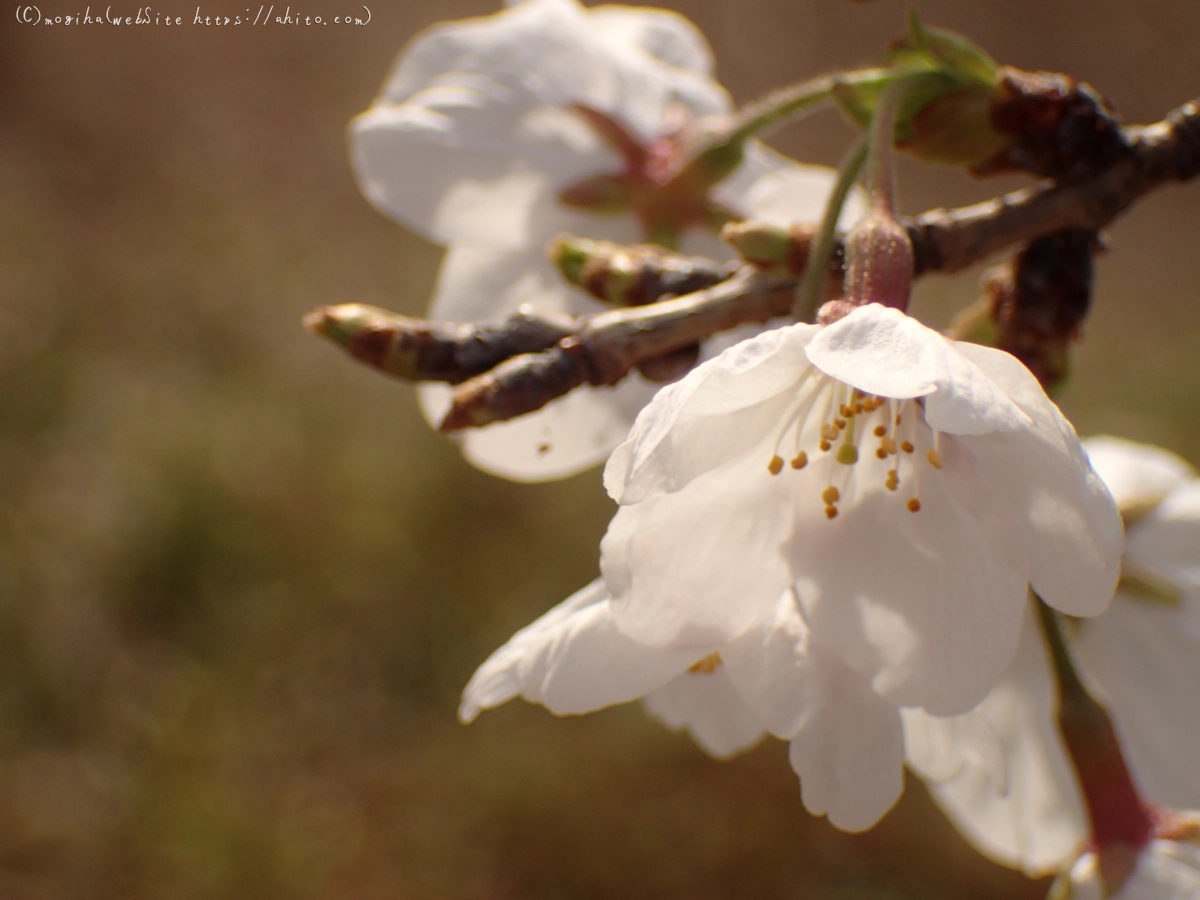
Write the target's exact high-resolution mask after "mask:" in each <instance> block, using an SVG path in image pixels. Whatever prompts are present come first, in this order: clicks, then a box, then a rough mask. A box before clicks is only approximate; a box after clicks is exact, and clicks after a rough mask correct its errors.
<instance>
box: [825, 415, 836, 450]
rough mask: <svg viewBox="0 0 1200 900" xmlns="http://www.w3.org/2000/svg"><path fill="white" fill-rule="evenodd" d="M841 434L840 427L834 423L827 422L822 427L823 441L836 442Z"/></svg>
mask: <svg viewBox="0 0 1200 900" xmlns="http://www.w3.org/2000/svg"><path fill="white" fill-rule="evenodd" d="M838 434H839V431H838V427H837V426H836V425H834V424H833V423H832V422H825V423H824V424H822V425H821V439H822V440H826V441H836V440H837V436H838ZM822 449H824V448H822Z"/></svg>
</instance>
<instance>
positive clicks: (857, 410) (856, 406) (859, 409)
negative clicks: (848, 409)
mask: <svg viewBox="0 0 1200 900" xmlns="http://www.w3.org/2000/svg"><path fill="white" fill-rule="evenodd" d="M862 411H863V405H862V404H861V403H855V404H854V413H855V415H858V414H860V413H861V412H862Z"/></svg>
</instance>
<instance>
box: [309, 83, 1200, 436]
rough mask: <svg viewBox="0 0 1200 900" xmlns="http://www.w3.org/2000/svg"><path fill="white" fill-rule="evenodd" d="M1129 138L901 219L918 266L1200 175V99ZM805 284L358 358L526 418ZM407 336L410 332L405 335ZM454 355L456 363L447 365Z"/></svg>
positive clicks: (751, 282)
mask: <svg viewBox="0 0 1200 900" xmlns="http://www.w3.org/2000/svg"><path fill="white" fill-rule="evenodd" d="M1124 137H1125V139H1126V140H1127V141H1128V143H1129V146H1130V147H1131V148H1132V150H1131V152H1130V153H1129V154H1126V155H1123V156H1122V157H1121V158H1119V159H1117V160H1116V161H1115V162H1114V163H1113V164H1112V165H1111V166H1109V167H1107V168H1105V169H1103V170H1102V171H1100V172H1099V173H1097V174H1095V175H1093V176H1091V177H1089V178H1086V179H1083V180H1080V181H1074V182H1070V183H1057V184H1056V183H1052V182H1048V183H1043V184H1039V185H1036V186H1034V187H1030V188H1026V189H1024V190H1020V191H1015V192H1013V193H1010V194H1006V195H1005V196H1003V197H998V198H996V199H993V200H989V201H987V202H985V203H979V204H975V205H974V206H968V207H964V208H961V209H956V210H946V209H938V210H932V211H930V212H927V213H924V214H923V215H920V216H917V217H916V218H914V219H906V220H902V221H903V224H904V226H905V227H906V228H907V230H908V233H909V236H910V238H911V239H912V243H913V250H914V254H915V266H914V268H915V273H916V274H923V273H928V272H954V271H958V270H960V269H964V268H966V267H968V266H971V265H974V264H976V263H978V262H981V261H982V260H984V259H986V258H988V257H990V256H992V255H993V254H995V253H998V252H999V251H1001V250H1003V249H1005V248H1007V247H1011V246H1013V245H1017V244H1024V243H1027V242H1029V241H1031V240H1034V239H1036V238H1039V237H1043V236H1045V235H1049V234H1053V233H1055V232H1062V231H1066V230H1088V231H1099V230H1100V229H1103V228H1105V227H1106V226H1108V225H1109V224H1110V223H1111V222H1112V221H1113V220H1114V219H1115V218H1116V217H1117V216H1119V215H1120V214H1121V213H1122V212H1124V211H1125V210H1126V209H1128V208H1129V207H1130V206H1131V205H1132V204H1133V203H1134V202H1136V201H1137V200H1138V199H1139V198H1140V197H1142V196H1144V195H1145V194H1147V193H1148V192H1150V191H1151V190H1153V189H1155V188H1157V187H1160V186H1161V185H1163V184H1167V183H1170V182H1177V181H1186V180H1189V179H1191V178H1193V177H1195V176H1196V175H1197V174H1200V101H1193V102H1191V103H1188V104H1185V105H1184V106H1182V107H1180V108H1179V109H1177V110H1175V111H1174V112H1172V113H1171V114H1170V115H1169V116H1167V117H1166V119H1164V120H1163V121H1162V122H1159V123H1157V124H1155V125H1150V126H1145V127H1137V128H1128V129H1126V130H1125V132H1124ZM796 284H797V279H796V278H794V277H785V276H780V275H777V274H770V273H766V272H763V271H759V270H758V269H756V268H755V267H753V266H751V265H746V266H743V267H742V268H741V269H739V270H735V272H734V274H733V275H732V276H731V277H729V278H728V279H727V280H725V281H722V282H720V283H718V284H716V285H714V286H712V287H707V288H705V289H702V290H699V291H696V292H694V293H691V294H688V295H686V296H683V297H678V298H674V299H668V300H663V301H660V302H657V303H650V304H648V305H645V306H638V307H633V308H628V309H615V310H612V311H608V312H603V313H598V314H595V315H592V316H581V317H579V318H578V319H577V320H574V321H573V322H572V321H569V320H566V319H564V320H562V321H557V320H556V321H554V322H553V323H551V324H549V325H547V323H543V322H540V321H538V322H537V327H536V328H534V329H533V331H534V332H535V334H534V335H532V337H533V338H534V339H533V340H532V342H531V343H530V342H529V341H530V337H531V335H530V333H529V331H530V318H531V314H526V315H525V316H518V317H515V318H513V319H511V320H509V322H508V323H505V324H502V325H498V326H460V325H453V326H451V325H441V324H437V323H427V322H422V321H421V320H406V321H407V322H408V323H410V324H411V327H410V329H409V330H410V331H412V332H413V333H417V334H420V335H426V336H428V335H431V334H432V335H436V337H437V339H438V340H437V346H438V348H439V352H438V353H437V354H436V355H435V356H436V359H437V360H438V361H439V366H437V367H430V368H429V369H428V370H426V371H421V370H420V367H418V368H417V370H414V369H413V368H412V367H411V366H410V365H409V363H410V362H411V360H412V359H413V354H412V353H411V352H410V353H408V354H401V356H403V357H404V365H392V366H390V367H389V366H385V365H380V363H379V362H378V361H375V360H372V359H369V358H367V356H368V354H365V353H356V354H355V355H356V356H357V357H358V358H360V359H362V360H363V361H364V362H368V363H370V364H373V365H376V366H378V367H380V368H383V369H385V370H386V371H390V372H391V373H392V374H397V375H400V376H401V377H409V378H414V379H416V380H441V381H449V382H451V383H455V382H458V381H461V382H463V383H462V384H461V386H460V387H459V389H458V390H457V391H456V392H455V396H454V402H453V405H452V406H451V409H450V412H449V413H448V414H447V417H446V419H445V421H444V422H443V423H442V429H443V430H445V431H455V430H458V429H461V428H465V427H478V426H481V425H486V424H488V423H489V422H495V421H502V420H504V419H508V418H513V417H515V416H519V415H524V414H526V413H529V412H532V411H534V410H536V409H539V408H540V407H542V406H544V405H545V404H546V403H549V402H550V401H551V400H553V399H555V398H556V397H559V396H562V395H563V394H565V393H567V391H569V390H571V389H573V388H574V387H577V386H579V385H581V384H593V385H611V384H615V383H617V382H618V381H619V380H620V379H621V378H623V377H625V376H626V375H627V374H629V372H631V371H633V370H634V369H635V368H637V367H638V366H639V365H641V364H642V363H645V362H649V361H652V360H655V359H657V358H659V357H662V356H663V355H665V354H668V353H671V352H673V351H677V350H679V349H680V348H683V347H687V346H689V345H692V344H695V343H696V342H697V341H701V340H704V339H705V338H708V337H711V336H712V335H713V334H716V333H717V332H720V331H725V330H728V329H730V328H734V327H735V326H737V325H741V324H744V323H748V322H766V321H767V320H768V319H770V318H774V317H778V316H786V315H788V313H789V311H790V307H791V304H792V297H793V293H794V291H795V288H796ZM338 309H340V308H339V307H330V308H326V309H325V310H318V311H317V313H314V314H312V316H310V322H311V323H315V324H317V325H323V324H325V323H328V322H329V321H331V316H333V315H334V312H333V311H336V310H338ZM532 318H533V319H534V320H539V317H537V316H532ZM310 327H313V325H312V324H310ZM483 327H486V328H487V329H488V332H487V334H488V340H487V341H486V342H485V347H486V350H487V352H486V353H482V354H479V355H476V354H477V352H478V351H479V349H480V346H481V345H480V339H479V329H480V328H483ZM472 328H474V330H471V329H472ZM464 329H465V330H464ZM314 330H315V331H317V332H318V333H322V334H325V335H326V336H329V337H333V338H334V339H335V340H337V341H338V342H339V343H342V344H343V345H345V346H347V347H348V348H350V347H351V343H352V342H351V341H350V340H344V339H342V336H341V332H336V330H335V329H325V330H322V328H321V327H314ZM507 331H513V332H520V337H521V339H520V340H518V339H511V340H510V339H509V337H515V335H514V336H509V337H506V333H507ZM330 332H335V333H330ZM564 332H566V333H564ZM402 337H404V340H406V341H407V340H409V339H410V337H409V336H408V334H407V333H406V334H405V335H402ZM522 340H524V341H526V343H525V344H524V345H522ZM456 341H459V342H460V343H461V344H462V346H461V347H460V351H467V350H468V348H470V352H467V358H468V359H469V362H470V365H460V366H458V367H457V368H456V364H455V362H454V361H455V359H456V358H457V359H458V360H459V361H460V362H461V361H462V357H461V356H460V355H457V354H458V351H455V350H454V347H453V345H454V344H455V342H456ZM418 343H419V342H418ZM405 346H408V345H405ZM514 350H515V355H514V353H513V352H512V351H514ZM529 351H535V352H529ZM352 352H353V350H352ZM505 353H507V354H508V355H507V356H504V355H502V354H505ZM447 359H449V360H450V361H451V363H450V365H449V367H448V368H446V367H444V366H442V362H443V361H445V360H447ZM489 363H490V364H489ZM479 366H485V368H479ZM493 366H494V368H493ZM439 367H440V369H439V371H433V369H438V368H439ZM477 373H478V374H477Z"/></svg>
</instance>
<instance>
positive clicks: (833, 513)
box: [825, 504, 837, 519]
mask: <svg viewBox="0 0 1200 900" xmlns="http://www.w3.org/2000/svg"><path fill="white" fill-rule="evenodd" d="M825 518H827V519H836V518H837V507H836V506H833V505H832V504H830V505H829V506H827V507H825Z"/></svg>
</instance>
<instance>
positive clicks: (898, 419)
mask: <svg viewBox="0 0 1200 900" xmlns="http://www.w3.org/2000/svg"><path fill="white" fill-rule="evenodd" d="M900 419H901V416H900V413H896V424H897V425H899V424H900Z"/></svg>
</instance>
